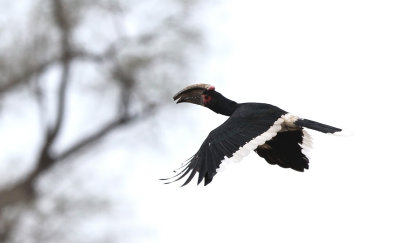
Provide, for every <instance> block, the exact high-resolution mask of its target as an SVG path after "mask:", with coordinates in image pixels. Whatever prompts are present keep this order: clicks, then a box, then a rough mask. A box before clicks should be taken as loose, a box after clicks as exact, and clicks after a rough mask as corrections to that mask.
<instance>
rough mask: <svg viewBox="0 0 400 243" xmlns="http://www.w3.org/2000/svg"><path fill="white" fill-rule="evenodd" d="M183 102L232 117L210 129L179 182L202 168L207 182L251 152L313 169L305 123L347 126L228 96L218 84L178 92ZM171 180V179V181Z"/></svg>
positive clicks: (309, 125) (279, 162)
mask: <svg viewBox="0 0 400 243" xmlns="http://www.w3.org/2000/svg"><path fill="white" fill-rule="evenodd" d="M174 100H177V103H181V102H189V103H194V104H198V105H202V106H205V107H207V108H209V109H211V110H213V111H214V112H216V113H219V114H222V115H226V116H229V118H228V119H227V120H226V121H225V122H224V123H223V124H221V125H220V126H219V127H217V128H216V129H214V130H213V131H211V132H210V134H209V135H208V137H207V138H206V139H205V141H204V142H203V144H202V145H201V147H200V149H199V151H198V152H197V153H196V154H195V155H194V156H193V157H192V158H190V159H189V160H188V162H187V163H186V164H185V165H184V166H182V168H183V169H182V170H181V171H180V172H178V173H177V174H176V175H175V176H174V177H172V178H170V179H174V180H173V181H176V180H179V179H182V178H184V177H185V176H187V175H188V178H187V179H186V181H185V183H184V184H183V185H186V184H187V183H189V182H190V181H191V180H192V179H193V177H194V176H195V174H196V173H198V184H199V183H201V181H202V180H203V179H204V184H205V185H207V184H208V183H210V182H211V181H212V179H213V177H214V176H215V175H216V174H217V172H218V171H219V169H220V168H221V167H223V165H224V163H223V161H225V160H233V161H239V160H241V159H242V158H243V157H245V156H247V155H248V154H249V153H250V152H251V151H255V152H256V153H257V154H258V155H259V156H260V157H262V158H264V159H265V160H266V161H267V162H268V163H270V164H277V165H279V166H281V167H283V168H291V169H294V170H296V171H304V169H308V162H309V160H308V158H307V156H305V155H304V154H303V152H302V149H303V148H304V146H306V145H307V144H309V143H310V142H311V140H310V136H309V135H308V134H307V133H306V131H305V130H304V128H310V129H314V130H317V131H320V132H324V133H335V132H339V131H341V129H339V128H335V127H332V126H329V125H325V124H322V123H318V122H314V121H311V120H307V119H300V118H298V117H297V116H294V115H291V114H290V113H288V112H286V111H284V110H282V109H280V108H278V107H276V106H273V105H270V104H265V103H241V104H238V103H236V102H234V101H232V100H229V99H227V98H225V97H224V96H223V95H221V94H220V93H218V92H216V91H215V88H214V86H211V85H207V84H195V85H191V86H188V87H187V88H185V89H183V90H182V91H180V92H179V93H178V94H176V95H175V96H174ZM167 183H169V182H167Z"/></svg>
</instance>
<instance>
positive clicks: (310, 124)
mask: <svg viewBox="0 0 400 243" xmlns="http://www.w3.org/2000/svg"><path fill="white" fill-rule="evenodd" d="M294 124H296V125H297V126H300V127H306V128H310V129H313V130H316V131H319V132H323V133H335V132H340V131H342V129H340V128H336V127H332V126H329V125H326V124H322V123H319V122H316V121H311V120H308V119H298V120H297V121H296V122H295V123H294Z"/></svg>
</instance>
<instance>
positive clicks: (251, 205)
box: [0, 0, 400, 243]
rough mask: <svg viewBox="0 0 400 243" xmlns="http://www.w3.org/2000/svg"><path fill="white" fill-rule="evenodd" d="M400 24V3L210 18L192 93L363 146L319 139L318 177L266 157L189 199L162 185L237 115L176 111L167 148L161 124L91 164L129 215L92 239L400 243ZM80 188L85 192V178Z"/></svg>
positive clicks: (170, 114)
mask: <svg viewBox="0 0 400 243" xmlns="http://www.w3.org/2000/svg"><path fill="white" fill-rule="evenodd" d="M399 13H400V2H398V1H356V0H347V1H342V0H337V1H309V0H306V1H293V0H292V1H290V0H288V1H256V0H248V1H240V0H230V1H228V0H225V1H222V3H220V4H218V6H217V7H216V8H214V9H213V10H212V11H210V13H209V16H208V19H207V21H206V24H207V25H208V26H209V27H210V29H209V34H210V39H209V42H210V59H209V60H208V62H207V64H206V65H204V66H202V67H200V68H199V70H198V71H197V75H195V76H194V77H193V81H192V80H191V81H188V83H194V82H207V83H211V84H213V85H215V86H216V89H217V90H218V91H219V92H221V93H222V94H224V95H225V96H226V97H228V98H231V99H233V100H236V101H238V102H246V101H254V102H266V103H270V104H273V105H276V106H279V107H281V108H282V109H284V110H287V111H289V112H292V113H294V114H295V115H298V116H301V117H304V118H309V119H313V120H316V121H320V122H323V123H326V124H330V125H333V126H338V127H341V128H344V129H345V130H346V132H348V133H351V134H353V135H352V136H344V137H338V136H329V135H325V134H320V133H317V132H310V133H311V135H312V136H313V138H314V146H313V147H314V148H313V150H312V151H311V162H310V170H308V171H306V172H304V173H298V172H295V171H291V170H285V169H282V168H280V167H277V166H272V165H269V164H268V163H267V162H265V161H264V160H263V159H261V158H259V157H258V156H257V155H255V154H254V153H253V154H250V155H249V156H248V157H246V158H244V159H243V160H242V162H241V163H239V164H235V165H234V166H231V167H230V168H229V169H227V170H225V171H224V172H223V173H219V174H218V175H217V176H216V177H215V178H214V180H213V182H212V183H211V184H210V185H209V186H207V187H203V186H197V185H195V183H192V184H190V185H189V186H187V187H184V188H180V187H179V186H180V185H181V183H182V182H179V183H178V184H172V185H164V184H162V183H161V182H160V181H158V178H163V177H168V176H169V175H171V173H170V172H172V170H173V169H175V168H176V167H178V166H179V164H180V163H181V162H183V161H184V160H185V159H187V158H189V157H190V156H191V155H193V154H194V153H195V152H196V151H197V150H198V148H199V147H200V145H201V143H202V142H203V139H204V138H205V137H206V136H207V135H208V133H209V132H210V131H211V130H212V129H214V128H215V127H217V126H218V125H220V124H221V123H222V122H223V121H224V120H225V119H226V118H225V117H223V116H221V115H217V114H214V113H212V112H211V111H209V110H207V109H204V108H202V107H200V106H194V105H190V104H180V105H171V106H169V107H167V108H166V109H165V110H164V111H163V112H162V113H161V114H160V115H159V118H161V119H165V121H167V122H166V123H161V124H159V123H152V124H151V125H152V126H153V125H156V126H157V131H159V134H157V135H156V134H154V136H157V139H155V138H154V139H153V138H152V137H145V136H144V135H143V134H144V133H143V134H142V133H141V132H140V130H144V129H148V128H149V127H151V126H148V125H146V124H143V125H141V126H140V127H139V128H133V129H125V130H123V131H122V132H121V133H118V134H115V135H114V136H113V137H112V138H111V139H109V140H107V141H106V142H105V143H104V144H103V145H102V146H101V147H100V148H98V149H97V150H96V151H95V152H94V153H98V154H99V155H98V157H95V156H93V153H92V154H88V155H87V156H84V157H83V158H81V159H79V160H80V161H85V165H84V166H83V167H82V168H81V169H80V170H81V171H82V173H93V177H92V178H93V183H94V184H93V185H91V184H87V183H86V184H85V185H86V186H88V187H89V188H91V189H90V190H93V191H98V192H100V193H101V192H103V191H104V193H105V194H107V195H112V196H113V197H116V198H117V199H115V200H116V201H118V200H119V199H118V197H121V198H120V200H121V201H122V203H121V204H120V207H121V208H119V209H117V210H116V212H117V214H118V215H116V216H115V217H116V218H115V219H105V220H106V222H109V221H110V220H112V221H114V220H115V224H113V225H112V226H110V224H105V225H101V223H99V224H97V225H94V226H90V225H88V226H87V227H88V229H87V230H88V231H89V232H91V233H88V234H95V231H96V230H101V228H102V227H103V228H107V229H109V227H115V231H116V232H117V234H118V235H119V237H120V238H118V239H117V241H118V242H174V243H187V242H190V243H197V242H230V243H235V242H274V243H280V242H282V243H283V242H285V243H286V242H299V243H301V242H307V243H312V242H399V241H400V231H399V228H400V227H399V226H400V207H399V205H400V198H399V189H398V188H399V185H400V177H399V170H400V159H399V158H398V156H397V153H396V152H397V150H398V148H397V145H398V144H399V142H398V141H397V140H398V137H399V135H400V132H399V131H398V129H397V122H398V121H399V120H400V115H399V112H398V108H397V104H398V103H399V101H400V99H399V98H398V96H397V94H398V90H399V88H398V87H397V85H396V84H397V82H398V81H400V69H399V67H400V45H399V43H400V15H399ZM182 88H183V87H182ZM171 103H172V99H171ZM16 107H17V108H18V106H16ZM18 116H21V117H22V115H21V114H20V113H17V114H16V115H14V118H16V119H18ZM32 116H33V115H32ZM1 122H2V124H3V125H7V124H8V125H7V126H11V125H10V124H12V123H13V121H12V118H7V119H3V120H2V121H1ZM21 123H22V122H21ZM36 126H37V124H36V125H35V124H33V125H32V127H36ZM4 130H5V129H3V131H4ZM35 131H36V130H34V129H31V128H29V127H27V128H23V129H22V131H21V132H20V133H21V134H28V137H34V136H36V135H37V134H36V132H35ZM138 131H139V132H138ZM5 132H6V131H5ZM127 134H132V136H136V137H138V138H139V139H138V141H134V142H132V141H131V140H129V139H128V138H127ZM142 135H143V136H142ZM12 136H13V134H11V132H9V134H8V135H7V136H6V137H12ZM142 140H144V141H146V142H145V143H143V145H140V143H141V141H142ZM152 140H154V144H152V145H149V144H150V143H149V141H152ZM3 146H7V147H6V148H7V149H14V150H15V149H16V148H17V147H18V146H20V145H19V141H15V142H13V141H8V142H7V143H4V144H2V147H3ZM109 146H114V149H113V150H111V151H110V150H106V149H104V150H103V148H108V147H109ZM3 148H4V147H3ZM21 157H23V158H26V157H31V154H29V153H26V154H25V155H24V156H21ZM13 166H14V165H13ZM15 166H18V164H15ZM3 168H5V167H4V166H3ZM7 168H9V167H7ZM93 168H97V169H98V171H97V172H93ZM10 173H14V172H10ZM96 173H97V174H96ZM56 174H57V173H56ZM56 176H57V175H56ZM56 176H55V177H56ZM104 177H106V178H109V180H115V183H114V184H113V187H112V188H109V187H110V186H109V185H106V184H104V185H103V184H99V183H98V182H97V179H98V178H103V180H104ZM0 181H1V180H0ZM68 183H70V184H71V185H78V186H79V182H76V181H74V178H71V179H70V182H68ZM92 187H93V188H92ZM60 188H62V186H61V187H60ZM117 218H118V219H117ZM99 222H104V219H103V221H101V220H99ZM90 227H94V229H93V228H90ZM119 232H120V234H119Z"/></svg>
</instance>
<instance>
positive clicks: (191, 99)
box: [173, 84, 214, 105]
mask: <svg viewBox="0 0 400 243" xmlns="http://www.w3.org/2000/svg"><path fill="white" fill-rule="evenodd" d="M213 87H214V86H211V85H209V84H193V85H190V86H188V87H186V88H184V89H182V90H181V91H179V92H178V93H177V94H176V95H174V97H173V99H174V101H176V103H177V104H178V103H183V102H188V103H192V104H196V105H204V104H203V99H202V97H201V95H202V94H203V93H204V91H206V90H209V89H210V88H213Z"/></svg>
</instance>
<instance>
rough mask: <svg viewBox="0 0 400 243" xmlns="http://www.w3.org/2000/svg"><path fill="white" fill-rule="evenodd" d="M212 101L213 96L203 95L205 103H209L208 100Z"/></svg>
mask: <svg viewBox="0 0 400 243" xmlns="http://www.w3.org/2000/svg"><path fill="white" fill-rule="evenodd" d="M210 101H211V96H209V95H203V103H204V104H207V103H208V102H210Z"/></svg>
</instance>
